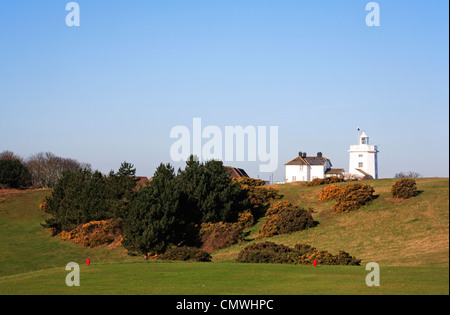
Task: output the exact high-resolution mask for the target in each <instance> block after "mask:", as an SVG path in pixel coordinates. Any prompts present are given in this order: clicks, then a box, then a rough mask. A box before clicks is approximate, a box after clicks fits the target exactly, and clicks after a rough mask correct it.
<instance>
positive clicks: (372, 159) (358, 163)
mask: <svg viewBox="0 0 450 315" xmlns="http://www.w3.org/2000/svg"><path fill="white" fill-rule="evenodd" d="M358 131H359V129H358ZM358 138H359V143H358V144H357V145H351V146H350V150H349V151H348V152H349V153H350V164H349V173H350V174H352V175H355V176H357V177H366V178H370V177H372V178H374V179H378V152H379V151H378V148H377V146H375V145H370V144H369V137H368V136H367V134H366V132H365V131H363V133H362V134H359V136H358Z"/></svg>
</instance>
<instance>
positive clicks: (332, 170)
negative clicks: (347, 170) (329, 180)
mask: <svg viewBox="0 0 450 315" xmlns="http://www.w3.org/2000/svg"><path fill="white" fill-rule="evenodd" d="M342 173H344V169H343V168H330V169H329V170H327V171H326V172H325V174H327V175H334V174H336V175H341V174H342Z"/></svg>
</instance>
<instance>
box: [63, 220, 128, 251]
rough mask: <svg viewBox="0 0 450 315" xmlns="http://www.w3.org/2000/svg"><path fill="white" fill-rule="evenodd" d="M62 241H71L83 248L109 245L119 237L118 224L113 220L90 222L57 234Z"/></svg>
mask: <svg viewBox="0 0 450 315" xmlns="http://www.w3.org/2000/svg"><path fill="white" fill-rule="evenodd" d="M59 236H60V237H61V239H62V240H63V241H68V240H73V241H74V242H75V243H77V244H80V245H82V246H84V247H90V248H93V247H97V246H101V245H109V244H111V243H112V242H114V240H115V239H116V238H118V237H120V224H119V223H118V222H117V221H115V220H113V219H110V220H103V221H92V222H89V223H86V224H83V225H80V226H78V227H76V228H75V229H73V230H71V231H69V232H65V231H63V232H61V233H60V234H59Z"/></svg>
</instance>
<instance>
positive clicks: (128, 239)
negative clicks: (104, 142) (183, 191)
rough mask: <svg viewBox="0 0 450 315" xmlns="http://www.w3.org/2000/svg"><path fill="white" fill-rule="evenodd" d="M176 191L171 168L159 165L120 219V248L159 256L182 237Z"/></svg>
mask: <svg viewBox="0 0 450 315" xmlns="http://www.w3.org/2000/svg"><path fill="white" fill-rule="evenodd" d="M180 211H181V208H180V191H179V186H178V182H177V179H176V176H175V172H174V169H173V167H172V166H171V165H170V164H167V165H164V164H161V165H160V166H159V167H158V168H157V170H156V172H155V174H154V176H153V181H152V182H151V183H150V184H149V185H147V186H145V187H143V188H141V189H140V190H139V192H138V193H137V196H136V198H135V199H134V200H133V202H132V203H131V205H130V209H129V211H128V213H127V216H126V218H125V220H124V224H123V229H122V235H123V238H124V240H123V245H124V246H125V247H126V248H127V249H128V250H129V251H131V252H137V253H142V254H144V255H146V254H147V253H149V252H155V253H162V252H164V251H165V250H166V249H167V248H168V247H169V246H170V245H171V244H177V243H179V242H180V241H181V239H182V237H183V234H184V232H183V225H184V221H183V219H182V216H181V212H180Z"/></svg>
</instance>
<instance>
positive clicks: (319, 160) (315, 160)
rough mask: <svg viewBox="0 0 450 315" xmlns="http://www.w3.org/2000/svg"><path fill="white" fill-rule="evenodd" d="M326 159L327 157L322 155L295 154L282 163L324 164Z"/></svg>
mask: <svg viewBox="0 0 450 315" xmlns="http://www.w3.org/2000/svg"><path fill="white" fill-rule="evenodd" d="M326 161H328V159H327V158H325V157H323V156H305V157H301V156H297V157H296V158H295V159H293V160H290V161H289V162H287V163H286V164H284V165H324V164H325V162H326Z"/></svg>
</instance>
